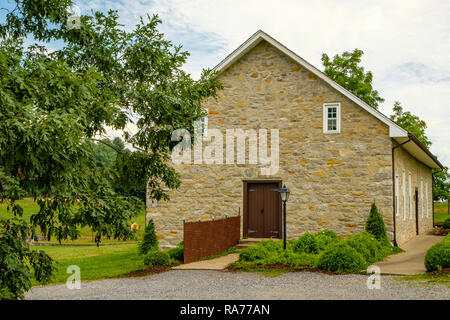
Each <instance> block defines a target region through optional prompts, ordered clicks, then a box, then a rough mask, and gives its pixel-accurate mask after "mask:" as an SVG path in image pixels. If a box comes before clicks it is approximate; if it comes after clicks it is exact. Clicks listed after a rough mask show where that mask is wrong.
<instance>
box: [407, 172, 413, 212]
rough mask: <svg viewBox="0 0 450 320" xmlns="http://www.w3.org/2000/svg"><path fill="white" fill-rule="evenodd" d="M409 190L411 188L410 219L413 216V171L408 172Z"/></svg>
mask: <svg viewBox="0 0 450 320" xmlns="http://www.w3.org/2000/svg"><path fill="white" fill-rule="evenodd" d="M408 190H409V219H412V218H413V205H412V201H413V194H412V185H411V172H409V173H408Z"/></svg>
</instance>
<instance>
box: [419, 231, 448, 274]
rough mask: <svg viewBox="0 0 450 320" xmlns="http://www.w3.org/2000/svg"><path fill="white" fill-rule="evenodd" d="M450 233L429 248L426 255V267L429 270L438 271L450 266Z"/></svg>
mask: <svg viewBox="0 0 450 320" xmlns="http://www.w3.org/2000/svg"><path fill="white" fill-rule="evenodd" d="M449 239H450V238H449V237H448V235H447V236H446V237H445V238H444V240H442V241H440V242H438V243H436V244H435V245H433V246H432V247H431V248H430V249H428V251H427V254H426V255H425V267H426V269H427V271H436V270H441V269H443V268H450V241H449Z"/></svg>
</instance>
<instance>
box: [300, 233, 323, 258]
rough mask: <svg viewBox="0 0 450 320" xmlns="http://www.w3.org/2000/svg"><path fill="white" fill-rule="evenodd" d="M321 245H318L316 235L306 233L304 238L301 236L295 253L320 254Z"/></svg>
mask: <svg viewBox="0 0 450 320" xmlns="http://www.w3.org/2000/svg"><path fill="white" fill-rule="evenodd" d="M319 249H320V248H319V244H318V243H317V239H316V237H315V235H313V234H311V233H309V232H305V233H304V234H303V235H302V236H300V237H299V238H298V240H297V243H296V244H295V249H294V250H295V252H298V253H314V254H317V253H319Z"/></svg>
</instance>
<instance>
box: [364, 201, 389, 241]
mask: <svg viewBox="0 0 450 320" xmlns="http://www.w3.org/2000/svg"><path fill="white" fill-rule="evenodd" d="M366 231H367V232H369V233H371V234H373V235H374V236H375V238H377V240H379V241H382V242H387V241H388V237H387V233H386V226H385V225H384V221H383V217H382V216H381V214H380V213H379V212H378V208H377V206H376V205H375V203H372V206H371V208H370V214H369V217H368V218H367V221H366Z"/></svg>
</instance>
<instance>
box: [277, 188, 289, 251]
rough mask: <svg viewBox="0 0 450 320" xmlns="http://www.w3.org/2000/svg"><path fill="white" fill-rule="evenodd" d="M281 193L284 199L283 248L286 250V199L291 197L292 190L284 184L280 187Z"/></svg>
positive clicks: (282, 199)
mask: <svg viewBox="0 0 450 320" xmlns="http://www.w3.org/2000/svg"><path fill="white" fill-rule="evenodd" d="M278 192H279V193H280V197H281V201H283V249H284V250H286V201H288V199H289V194H290V193H291V190H289V189H288V188H286V185H283V188H281V189H278Z"/></svg>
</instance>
